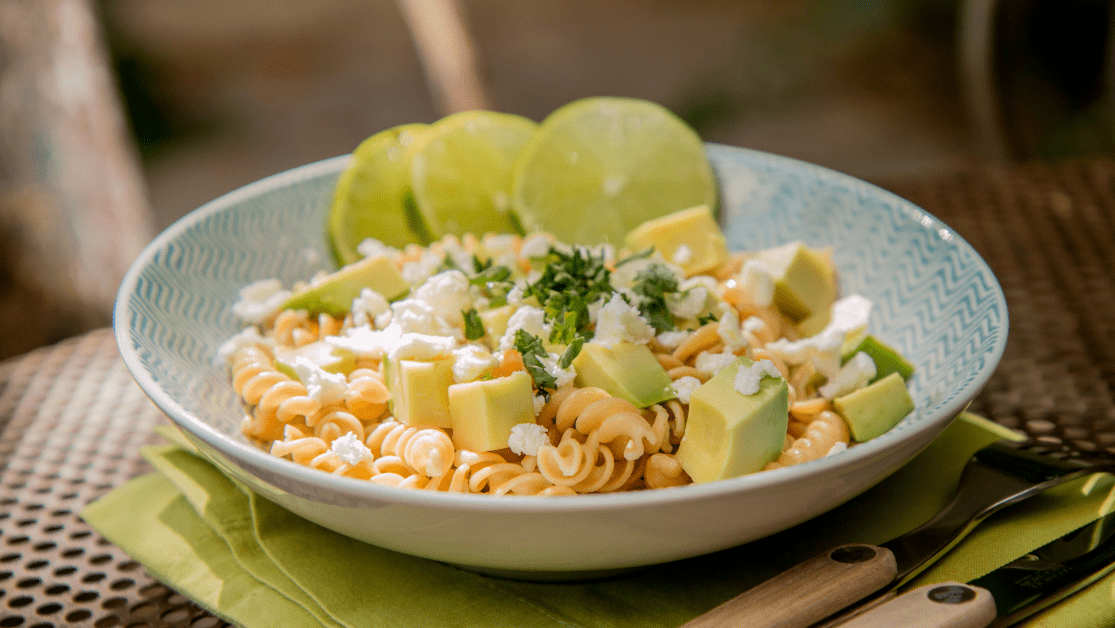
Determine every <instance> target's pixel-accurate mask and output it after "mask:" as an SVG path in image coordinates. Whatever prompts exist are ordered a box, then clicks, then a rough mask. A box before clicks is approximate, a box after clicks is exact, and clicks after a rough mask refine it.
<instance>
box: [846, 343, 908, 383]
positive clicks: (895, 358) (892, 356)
mask: <svg viewBox="0 0 1115 628" xmlns="http://www.w3.org/2000/svg"><path fill="white" fill-rule="evenodd" d="M860 351H862V352H864V353H866V354H867V355H868V356H869V357H870V358H871V359H872V360H873V361H874V362H875V377H874V378H873V379H872V380H871V382H868V383H874V382H877V381H879V380H880V379H883V378H884V377H886V376H887V375H890V374H891V373H898V374H899V375H901V376H902V379H904V380H905V379H910V375H913V373H914V365H913V364H910V361H909V360H907V359H906V358H905V357H903V356H902V354H901V353H899V352H898V351H897V350H895V349H894V348H893V347H891V346H890V345H888V344H886V343H884V342H883V341H882V340H879V339H878V338H876V337H875V336H872V335H868V336H865V337H864V338H863V340H861V341H860V342H859V344H857V345H855V346H854V347H852V348H851V349H848V350H844V351H841V357H840V363H841V364H843V363H845V362H847V361H848V360H850V359H852V356H853V355H855V354H857V353H859V352H860Z"/></svg>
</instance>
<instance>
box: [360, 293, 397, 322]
mask: <svg viewBox="0 0 1115 628" xmlns="http://www.w3.org/2000/svg"><path fill="white" fill-rule="evenodd" d="M352 322H353V324H355V325H374V326H375V327H378V328H381V329H382V328H383V327H386V326H387V324H388V323H390V322H391V305H390V304H389V303H388V302H387V299H385V298H383V295H382V294H380V293H378V292H376V291H375V290H372V289H371V288H363V289H361V290H360V296H358V297H356V298H355V299H353V300H352Z"/></svg>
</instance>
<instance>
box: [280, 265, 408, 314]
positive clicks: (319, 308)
mask: <svg viewBox="0 0 1115 628" xmlns="http://www.w3.org/2000/svg"><path fill="white" fill-rule="evenodd" d="M364 288H371V289H372V290H375V291H376V292H378V293H380V294H381V295H383V298H385V299H387V300H388V301H393V300H395V299H397V298H399V297H401V296H402V295H404V294H406V292H407V290H409V289H410V285H409V284H408V283H407V282H406V280H405V279H403V276H402V275H401V274H399V270H398V269H397V268H395V264H394V263H392V262H391V260H389V259H387V257H386V256H383V255H377V256H376V257H367V258H364V259H362V260H360V261H358V262H353V263H351V264H349V265H348V266H342V267H341V268H340V269H339V270H337V271H335V272H333V273H332V274H329V275H327V276H325V277H324V278H323V279H321V280H320V281H318V282H317V283H315V284H313V285H312V286H310V287H309V288H306V289H305V290H302V291H301V292H298V293H296V294H294V295H291V297H290V298H289V299H287V302H286V303H284V304H283V309H285V310H307V311H309V313H310V314H320V313H325V314H329V315H331V316H344V315H345V314H346V313H347V312H348V311H349V310H350V309H352V300H353V299H355V298H356V297H358V296H360V291H361V290H363V289H364Z"/></svg>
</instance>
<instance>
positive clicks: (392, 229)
mask: <svg viewBox="0 0 1115 628" xmlns="http://www.w3.org/2000/svg"><path fill="white" fill-rule="evenodd" d="M428 128H429V127H428V126H427V125H425V124H404V125H401V126H396V127H392V128H390V129H387V130H384V131H380V132H379V133H376V134H375V135H373V136H371V137H369V138H368V139H366V140H364V141H363V142H361V143H360V145H359V146H357V147H356V150H354V151H353V152H352V162H351V163H350V164H349V166H348V168H346V169H345V170H344V172H342V173H341V176H340V177H339V178H338V179H337V187H336V190H335V191H334V193H333V204H332V206H331V207H330V210H329V221H328V226H327V229H326V233H327V234H328V238H329V243H330V245H331V246H332V248H333V254H334V255H335V256H336V258H337V262H338V263H340V264H342V265H344V264H350V263H352V262H355V261H356V260H358V259H360V258H361V257H363V256H362V255H361V254H360V253H359V252H358V251H357V250H356V247H357V245H359V244H360V243H361V242H363V241H364V240H365V239H366V238H375V239H377V240H379V241H381V242H383V243H384V244H387V245H390V246H395V247H402V246H405V245H406V244H409V243H412V242H417V243H419V244H426V243H428V242H429V235H428V234H426V233H423V230H424V228H425V226H424V225H423V224H422V223H421V222H416V221H415V216H413V215H409V214H408V212H407V209H406V206H407V196H408V195H409V193H410V152H411V149H412V147H413V146H414V143H415V140H416V138H418V137H420V136H421V135H422V133H424V132H425V131H426V129H428Z"/></svg>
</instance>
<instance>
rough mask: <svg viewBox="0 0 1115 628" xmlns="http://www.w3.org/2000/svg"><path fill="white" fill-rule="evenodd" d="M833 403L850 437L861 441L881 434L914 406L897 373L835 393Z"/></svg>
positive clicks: (903, 382)
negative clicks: (855, 388) (844, 422)
mask: <svg viewBox="0 0 1115 628" xmlns="http://www.w3.org/2000/svg"><path fill="white" fill-rule="evenodd" d="M832 405H833V407H834V408H836V412H837V413H838V414H839V415H840V416H842V417H844V420H845V421H847V422H848V429H849V430H850V431H851V432H852V438H853V439H855V440H856V441H857V442H860V443H862V442H864V441H868V440H871V439H872V438H875V437H876V436H879V435H881V434H883V433H884V432H886V431H887V430H889V429H890V428H892V427H894V426H895V425H896V424H897V423H898V422H899V421H901V420H902V419H903V418H905V416H906V415H907V414H909V413H911V412H913V410H914V400H913V398H911V397H910V391H909V390H907V389H906V380H904V379H902V376H901V375H900V374H898V373H891V374H890V375H887V376H886V377H884V378H883V379H880V380H879V381H877V382H875V383H873V384H868V385H867V386H864V387H863V388H860V389H859V390H856V391H853V392H850V393H848V394H846V395H844V396H842V397H837V398H836V399H833V400H832Z"/></svg>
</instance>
